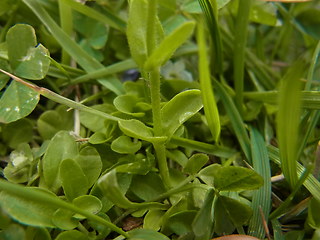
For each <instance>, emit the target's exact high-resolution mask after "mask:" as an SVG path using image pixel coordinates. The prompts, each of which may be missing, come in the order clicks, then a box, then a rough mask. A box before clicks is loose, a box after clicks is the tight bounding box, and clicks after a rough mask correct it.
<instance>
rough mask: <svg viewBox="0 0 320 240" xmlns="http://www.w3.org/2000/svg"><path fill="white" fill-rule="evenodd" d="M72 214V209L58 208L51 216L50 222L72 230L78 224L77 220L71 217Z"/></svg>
mask: <svg viewBox="0 0 320 240" xmlns="http://www.w3.org/2000/svg"><path fill="white" fill-rule="evenodd" d="M73 215H74V213H73V212H72V211H69V210H65V209H61V208H59V209H58V210H57V211H56V212H55V213H54V214H53V216H52V223H53V224H54V225H56V227H58V228H60V229H63V230H72V229H74V228H76V227H77V226H78V225H79V221H78V220H77V219H74V218H72V216H73Z"/></svg>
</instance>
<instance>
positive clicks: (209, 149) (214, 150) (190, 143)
mask: <svg viewBox="0 0 320 240" xmlns="http://www.w3.org/2000/svg"><path fill="white" fill-rule="evenodd" d="M170 143H172V144H175V145H178V146H181V147H185V148H189V149H192V150H196V151H199V152H204V153H208V154H212V155H214V156H217V157H222V158H230V157H232V156H233V155H235V154H236V151H234V150H232V149H229V148H226V147H221V146H215V145H212V144H208V143H204V142H198V141H194V140H191V139H187V138H181V137H177V136H173V137H172V138H171V139H170Z"/></svg>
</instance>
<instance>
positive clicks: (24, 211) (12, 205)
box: [0, 188, 57, 227]
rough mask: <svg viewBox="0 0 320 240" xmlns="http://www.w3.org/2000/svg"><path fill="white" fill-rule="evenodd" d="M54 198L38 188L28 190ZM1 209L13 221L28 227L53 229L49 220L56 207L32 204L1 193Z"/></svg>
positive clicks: (26, 200)
mask: <svg viewBox="0 0 320 240" xmlns="http://www.w3.org/2000/svg"><path fill="white" fill-rule="evenodd" d="M29 189H33V191H40V192H43V193H46V194H48V195H50V196H51V197H55V195H54V194H52V193H50V192H49V191H45V190H43V189H40V188H29ZM0 201H1V207H2V208H4V209H5V211H6V212H7V213H8V214H9V215H10V216H11V217H12V218H14V219H15V220H17V221H19V222H20V223H24V224H26V225H30V226H36V227H54V225H53V224H52V221H51V218H52V216H53V214H54V212H55V211H56V210H57V207H55V206H52V205H50V204H48V203H46V202H34V201H31V200H28V199H25V198H22V197H17V196H15V195H13V194H9V193H7V192H4V191H2V192H1V193H0Z"/></svg>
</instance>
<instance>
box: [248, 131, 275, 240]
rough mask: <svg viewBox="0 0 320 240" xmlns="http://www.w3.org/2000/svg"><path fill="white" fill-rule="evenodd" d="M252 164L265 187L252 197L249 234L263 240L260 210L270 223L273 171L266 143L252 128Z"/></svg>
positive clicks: (263, 230) (263, 232)
mask: <svg viewBox="0 0 320 240" xmlns="http://www.w3.org/2000/svg"><path fill="white" fill-rule="evenodd" d="M250 137H251V153H252V164H253V168H254V170H255V171H256V172H257V173H259V174H260V175H261V176H262V177H263V180H264V183H263V186H262V187H261V188H260V189H258V190H257V191H255V192H254V193H253V196H252V205H251V206H252V209H253V216H252V218H251V220H250V223H249V234H250V235H252V236H254V237H257V238H259V239H263V238H264V237H265V229H264V227H263V222H262V217H261V213H260V209H261V210H262V212H263V215H264V217H265V221H266V222H268V216H269V213H270V210H271V182H270V178H271V169H270V162H269V156H268V150H267V148H266V143H265V141H264V139H263V137H262V135H261V134H260V133H259V131H258V130H257V129H256V128H254V127H250Z"/></svg>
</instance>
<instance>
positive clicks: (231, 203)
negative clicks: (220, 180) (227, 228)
mask: <svg viewBox="0 0 320 240" xmlns="http://www.w3.org/2000/svg"><path fill="white" fill-rule="evenodd" d="M215 209H216V211H218V213H219V211H224V215H225V216H227V217H228V218H229V220H230V221H231V222H232V224H233V225H234V226H235V227H240V226H242V225H244V224H245V223H246V222H248V220H249V219H250V217H251V215H252V209H251V208H250V207H249V206H248V205H246V204H243V203H241V202H239V201H237V200H235V199H233V198H229V197H225V196H219V197H218V199H217V201H216V203H215ZM218 215H219V214H218ZM220 216H221V215H220ZM216 220H217V221H223V220H224V219H216Z"/></svg>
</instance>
